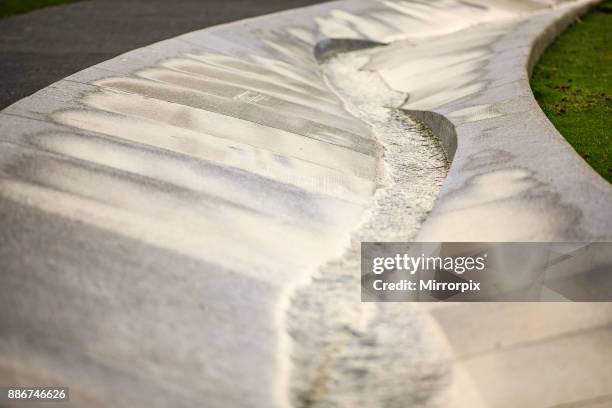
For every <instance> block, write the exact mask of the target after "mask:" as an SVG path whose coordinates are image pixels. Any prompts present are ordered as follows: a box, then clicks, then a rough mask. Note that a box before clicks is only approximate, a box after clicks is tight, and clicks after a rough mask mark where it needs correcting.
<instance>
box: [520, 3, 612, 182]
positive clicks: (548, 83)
mask: <svg viewBox="0 0 612 408" xmlns="http://www.w3.org/2000/svg"><path fill="white" fill-rule="evenodd" d="M531 88H532V89H533V93H534V95H535V97H536V99H537V100H538V102H539V103H540V106H541V107H542V110H543V111H544V112H545V113H546V115H547V116H548V118H549V119H550V121H551V122H552V123H553V124H554V125H555V127H556V128H557V129H558V130H559V132H560V133H561V134H562V135H563V136H565V138H566V139H567V141H568V142H569V143H570V144H571V145H572V146H573V147H574V149H576V151H577V152H578V153H579V154H580V155H581V156H582V157H583V158H584V159H585V160H586V161H587V162H588V163H589V164H590V165H591V167H593V168H594V169H595V170H596V171H597V172H598V173H599V174H601V175H602V176H603V177H604V178H605V179H607V180H608V182H611V183H612V161H611V160H612V138H611V135H610V133H612V1H610V0H608V1H606V2H604V3H603V4H601V5H599V6H598V7H596V8H594V9H593V10H592V11H591V12H590V13H589V14H588V15H586V16H584V17H582V18H581V19H580V20H579V21H578V22H576V23H575V24H574V25H572V26H571V27H570V28H568V30H567V31H566V32H564V33H563V34H561V36H559V38H557V40H556V41H555V42H554V43H553V44H552V45H551V46H550V47H549V48H548V50H547V51H546V52H545V53H544V55H543V56H542V58H541V59H540V61H539V62H538V64H537V65H536V67H535V70H534V72H533V76H532V78H531Z"/></svg>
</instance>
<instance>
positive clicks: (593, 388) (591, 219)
mask: <svg viewBox="0 0 612 408" xmlns="http://www.w3.org/2000/svg"><path fill="white" fill-rule="evenodd" d="M597 3H599V1H585V2H582V3H581V4H580V5H578V6H573V7H566V8H562V9H560V10H557V11H555V12H554V13H552V14H550V15H540V16H535V17H533V18H531V19H529V20H528V21H526V22H525V23H524V24H523V25H522V28H521V29H519V30H517V31H513V32H512V33H511V34H509V35H506V36H505V37H504V38H502V39H501V40H500V41H499V43H498V44H497V45H496V46H498V47H500V48H502V49H505V48H506V46H508V47H509V48H510V49H514V52H512V51H511V52H510V54H509V55H508V58H517V60H518V65H519V67H522V68H521V70H520V71H518V73H519V77H518V78H517V79H516V83H515V85H516V86H515V87H513V88H511V89H512V91H513V92H514V95H520V97H521V99H520V100H519V101H516V100H515V102H519V103H520V107H510V109H509V111H510V115H509V116H507V117H505V118H495V117H493V118H492V119H489V120H487V119H485V120H484V121H485V122H486V123H487V125H488V126H487V132H488V131H490V129H495V127H496V126H499V127H500V128H501V129H502V130H501V131H498V132H497V133H495V131H493V132H492V133H493V134H492V135H491V137H495V136H497V137H498V138H503V137H504V136H505V135H504V133H503V129H504V125H506V124H507V123H514V124H515V125H517V124H523V123H528V124H529V127H527V128H522V127H521V125H519V126H518V127H519V128H521V129H522V130H521V132H522V133H523V134H525V133H528V132H534V133H536V136H537V135H538V134H539V135H540V137H541V138H543V139H544V143H542V144H533V145H532V146H533V148H534V149H535V152H534V157H533V158H531V159H530V160H528V161H527V162H526V163H525V162H523V163H522V167H523V168H529V169H531V171H533V173H532V174H533V175H535V177H536V178H537V180H538V188H536V190H535V192H534V193H533V195H534V196H536V197H537V196H538V195H539V194H541V192H538V190H539V188H543V189H545V190H547V191H548V192H552V194H553V196H554V199H553V200H547V202H548V204H546V205H545V206H544V207H547V208H548V210H547V211H551V212H552V214H555V215H554V216H551V218H553V225H554V224H555V223H557V222H558V226H559V228H555V227H554V226H553V225H550V224H549V227H552V228H549V229H545V230H540V231H539V230H538V226H539V225H540V226H541V225H543V224H542V223H541V217H544V218H546V215H547V214H546V213H542V214H541V215H540V217H536V218H533V219H531V223H526V224H524V225H523V226H522V227H523V230H522V231H515V230H512V228H510V226H506V227H507V228H508V229H510V232H509V231H508V230H504V229H502V230H497V231H490V230H488V228H489V224H490V223H493V224H494V225H495V224H497V225H498V227H499V228H502V226H501V225H500V223H499V222H498V221H499V220H496V219H495V215H496V214H490V216H488V217H487V213H486V211H481V212H480V214H479V211H478V210H477V211H475V212H474V213H469V209H468V210H467V211H466V212H467V214H464V217H467V218H469V221H470V223H469V225H468V224H463V226H464V227H465V229H464V230H463V231H460V232H459V233H458V234H457V233H455V232H454V231H455V228H456V226H457V223H456V221H457V218H449V212H450V213H452V211H453V210H454V208H457V209H458V211H457V212H458V215H459V216H461V215H460V214H461V205H460V204H459V203H458V202H457V201H460V200H457V195H459V196H461V190H462V188H465V187H466V185H467V186H468V188H467V190H468V191H469V183H470V182H472V181H473V180H474V178H477V177H479V176H478V175H477V174H476V175H475V174H474V172H473V171H471V169H467V171H462V170H464V169H465V167H466V166H469V164H468V160H467V159H468V158H471V159H475V158H476V157H474V156H473V155H474V154H476V155H478V154H479V153H480V151H479V150H478V149H477V148H476V147H477V146H475V142H473V139H474V137H475V135H478V134H479V132H482V128H481V127H479V126H478V124H474V125H472V126H470V125H469V124H466V123H465V122H462V121H461V120H457V119H453V118H452V117H451V116H452V111H453V110H461V109H465V108H469V107H471V106H481V105H482V104H485V105H487V109H489V111H490V112H491V113H492V116H495V115H497V114H499V113H500V111H501V109H497V110H496V109H495V108H496V106H495V105H496V104H503V101H504V98H503V97H502V98H499V97H498V96H497V95H496V92H497V89H492V90H489V94H488V95H487V94H486V91H485V96H484V97H482V98H477V101H473V100H469V99H468V100H467V101H464V103H461V104H458V105H456V106H453V109H452V110H447V111H445V110H440V111H439V112H436V111H435V110H434V111H418V110H410V111H409V112H410V114H411V115H413V116H414V117H416V118H418V119H419V120H421V121H423V122H424V123H427V124H428V125H429V126H430V127H431V128H432V129H433V130H434V132H435V133H436V134H437V135H438V136H439V137H440V138H441V140H442V142H443V146H444V147H445V148H446V149H447V151H448V154H449V158H450V159H451V160H452V159H453V158H455V153H457V155H458V157H457V158H455V160H453V164H452V166H451V173H450V174H449V177H448V178H447V181H446V183H447V184H445V187H444V191H443V193H442V194H441V197H440V198H439V199H438V202H437V205H436V208H435V209H434V211H433V212H432V214H431V215H430V217H429V218H428V220H427V221H426V223H425V225H424V227H423V230H422V231H421V233H420V235H419V239H420V240H424V241H427V240H431V241H436V240H444V239H447V240H451V241H452V240H453V238H454V239H456V240H458V241H469V240H470V239H473V240H475V241H478V240H489V241H495V240H499V241H513V240H523V241H535V242H537V241H544V242H545V241H559V242H571V241H579V240H593V241H610V240H611V239H612V238H611V237H612V222H611V217H612V188H611V186H610V185H609V184H608V183H607V182H606V181H605V180H604V179H603V178H602V177H600V176H599V174H597V173H596V172H595V171H594V170H593V169H591V168H590V166H589V165H588V164H587V163H586V162H585V161H584V160H583V159H582V158H581V157H580V156H579V155H578V154H577V153H576V152H575V150H574V149H573V147H572V146H571V145H569V144H568V143H567V141H566V140H565V138H564V137H563V135H561V134H560V133H559V132H558V131H557V129H556V128H555V127H554V125H553V124H552V123H551V122H550V121H549V120H548V118H547V117H546V115H545V114H544V112H543V111H542V110H541V108H540V106H539V104H538V103H537V101H536V100H535V97H534V95H533V92H532V90H531V87H530V84H529V77H530V75H531V72H532V70H533V68H534V66H535V65H536V63H537V61H538V59H539V58H540V56H541V55H542V54H543V52H544V51H545V50H546V48H547V47H548V46H549V45H550V44H551V43H552V42H553V41H554V40H555V38H556V37H557V36H558V35H559V34H560V33H562V32H563V31H564V30H565V29H566V28H567V27H568V26H569V25H571V24H572V23H574V22H575V21H576V19H577V18H579V17H580V16H581V15H583V14H585V13H586V12H588V11H589V10H590V9H591V8H592V7H593V6H594V5H595V4H597ZM512 96H513V95H509V98H508V99H509V100H512ZM502 106H503V105H502ZM449 113H450V115H449ZM511 136H512V137H515V136H519V137H520V134H518V135H517V134H516V133H512V134H511ZM466 139H467V140H466ZM535 139H537V137H536V138H525V140H524V142H532V143H533V142H534V141H535ZM520 143H521V142H520V141H519V142H518V143H517V141H516V140H513V141H510V142H508V143H502V144H503V146H504V149H507V150H509V151H510V152H512V145H513V144H517V145H518V144H520ZM457 145H458V146H457ZM482 158H483V159H484V160H485V161H486V157H482ZM496 158H502V159H503V157H492V159H494V160H493V162H495V161H496V160H495V159H496ZM476 159H477V158H476ZM508 159H511V157H508ZM489 164H494V163H491V162H489ZM499 168H503V165H502V166H500V167H497V166H495V169H496V171H497V169H499ZM508 169H510V170H512V169H513V167H508ZM502 171H503V170H502ZM461 173H467V174H461ZM528 177H531V175H528ZM510 178H512V177H510ZM519 179H523V176H519ZM503 182H504V177H500V179H497V180H491V183H490V184H489V183H486V184H487V185H488V187H490V188H495V186H496V184H497V183H503ZM485 187H487V186H485ZM506 187H511V185H510V186H508V185H507V186H506ZM464 198H465V199H468V197H466V196H464ZM481 198H482V197H481ZM484 198H485V199H484V200H477V202H474V203H471V204H472V205H475V206H476V208H479V207H478V206H479V205H480V206H481V207H480V208H481V209H486V202H487V201H493V202H495V198H494V197H484ZM456 200H457V201H456ZM479 201H480V202H479ZM563 202H565V203H567V205H565V206H564V205H562V203H563ZM538 206H539V205H536V206H535V207H538ZM563 207H565V210H562V211H559V209H560V208H563ZM524 209H525V210H528V208H524ZM577 209H578V210H577ZM513 211H514V210H513ZM513 211H512V212H513ZM518 211H520V210H518ZM575 211H577V213H578V214H575V213H574V214H572V213H573V212H575ZM512 212H506V213H505V214H503V213H502V214H499V215H501V216H502V217H510V219H513V217H511V216H510V215H511V214H512ZM479 215H481V216H483V217H485V218H484V219H482V218H479ZM557 217H558V218H557ZM519 218H520V217H519ZM555 218H557V219H556V220H555ZM573 223H576V224H578V227H577V228H576V227H574V226H573V225H572V224H573ZM432 224H433V225H432ZM525 227H527V228H525ZM474 229H475V230H474ZM525 230H527V231H533V234H527V235H525V234H523V232H524V231H525ZM470 231H472V233H471V234H470ZM483 231H484V233H483ZM591 284H595V285H596V284H597V283H596V282H592V283H591ZM421 310H422V311H423V313H424V314H426V315H428V316H429V317H430V318H431V320H432V321H433V323H432V324H433V325H434V326H435V327H436V328H437V329H438V330H439V332H440V333H441V335H443V336H444V337H445V338H446V339H447V341H448V347H449V355H450V356H451V361H452V362H453V363H452V371H453V380H452V382H451V384H450V387H449V389H448V390H447V397H446V398H447V403H446V405H445V406H448V407H450V408H464V407H470V408H472V407H473V408H479V407H480V408H486V407H490V406H496V407H497V406H499V407H502V406H504V407H506V406H507V407H511V406H534V407H535V406H561V405H563V406H565V404H568V406H569V405H572V406H574V404H576V406H578V405H580V406H582V405H583V404H584V405H585V406H587V405H589V406H590V403H591V402H594V401H601V402H602V403H603V404H605V403H606V402H608V403H609V388H608V387H607V386H606V384H607V383H608V382H609V381H610V378H611V374H610V370H609V369H607V368H606V367H603V366H602V362H601V360H600V359H601V358H602V357H604V356H606V355H607V350H608V349H609V347H610V345H611V344H612V333H611V330H610V323H612V308H611V307H610V305H609V304H606V303H564V304H560V303H555V299H554V298H551V299H550V303H537V304H535V303H485V304H465V303H464V304H461V303H447V304H438V305H432V304H421ZM587 350H588V351H587ZM501 367H503V369H501ZM583 371H588V372H589V373H590V374H592V375H593V377H591V378H598V379H601V381H596V382H591V381H590V380H588V379H586V378H583V377H581V375H580V374H579V373H580V372H583ZM543 378H546V380H543ZM569 382H571V383H572V384H573V386H572V389H571V390H567V389H565V388H562V387H561V386H560V385H561V384H567V383H569Z"/></svg>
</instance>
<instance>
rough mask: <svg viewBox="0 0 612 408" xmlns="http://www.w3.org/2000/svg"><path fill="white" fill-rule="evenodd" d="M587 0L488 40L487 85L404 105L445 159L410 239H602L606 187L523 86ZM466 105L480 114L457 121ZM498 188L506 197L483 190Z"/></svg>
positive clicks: (605, 235) (610, 223)
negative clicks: (423, 104)
mask: <svg viewBox="0 0 612 408" xmlns="http://www.w3.org/2000/svg"><path fill="white" fill-rule="evenodd" d="M596 3H598V1H582V2H579V4H571V5H566V6H561V7H560V8H559V9H557V10H554V11H552V12H551V13H544V14H541V15H536V16H534V17H532V18H529V19H527V21H525V22H523V23H521V24H520V26H519V28H518V29H516V30H513V31H511V32H510V33H509V34H507V35H505V36H503V37H502V38H501V39H500V40H499V41H497V42H496V43H495V44H493V49H494V50H501V52H499V55H503V61H500V62H502V65H499V66H498V67H497V68H498V70H499V71H498V73H497V75H494V76H493V80H494V81H495V82H496V83H497V85H495V86H494V87H493V88H488V89H485V90H483V91H482V92H479V93H477V94H476V95H474V96H469V97H466V98H464V99H463V100H461V101H459V102H458V103H453V104H452V106H450V107H442V108H436V109H433V111H431V112H427V111H426V112H423V111H418V110H409V112H410V113H411V114H413V115H414V116H415V117H417V118H418V119H420V120H422V121H423V122H425V123H427V124H428V125H429V126H431V127H432V129H434V130H435V131H436V133H437V134H438V135H439V137H440V138H441V139H442V141H443V142H444V145H445V146H446V147H447V149H448V151H449V156H450V157H451V158H452V159H453V163H452V165H451V168H450V172H449V175H448V177H447V180H446V183H445V185H444V188H443V191H442V193H441V195H440V197H439V199H438V201H437V203H436V206H435V208H434V210H433V212H432V213H431V214H430V216H429V218H428V219H427V221H426V222H425V223H424V225H423V229H422V231H421V233H420V234H419V237H418V239H417V240H421V241H444V240H447V241H449V240H450V241H453V240H457V241H470V240H473V241H491V242H495V241H544V242H546V241H553V242H554V241H560V242H566V241H569V242H571V241H580V240H584V241H609V240H611V239H612V217H611V215H612V187H611V186H610V185H609V183H607V182H606V181H605V180H604V179H603V178H602V177H601V176H599V175H598V174H597V173H596V172H595V171H594V170H592V169H591V168H590V167H589V165H588V164H587V163H586V162H585V161H584V160H583V159H582V158H581V157H580V156H579V155H578V154H577V153H576V152H575V150H574V149H573V148H572V147H571V146H570V145H569V143H568V142H567V141H566V140H565V138H564V137H563V136H562V135H561V134H560V133H559V132H558V131H557V130H556V129H555V127H554V126H553V125H552V123H551V122H550V121H549V120H548V118H546V115H545V114H544V113H543V112H542V110H541V108H540V106H539V105H538V103H537V101H536V100H535V97H534V96H533V93H532V91H531V87H530V85H529V76H530V73H531V70H532V69H533V66H534V65H535V63H536V62H537V60H538V58H539V56H540V55H541V53H542V52H544V50H545V49H546V47H547V46H548V45H549V44H550V43H551V42H552V41H553V40H554V38H555V37H556V36H557V35H558V34H559V33H561V32H562V31H563V30H564V29H565V28H566V27H567V26H568V25H569V24H571V23H572V22H574V21H575V20H576V18H577V17H579V16H580V15H582V14H584V13H585V12H587V11H588V10H589V9H590V8H591V7H592V6H593V5H595V4H596ZM497 56H498V55H496V54H494V55H493V57H492V58H491V65H494V64H495V63H496V57H497ZM504 65H506V66H504ZM508 67H510V68H508ZM513 68H514V70H513ZM517 68H518V70H517ZM490 72H493V73H494V74H495V71H490ZM517 74H518V75H517ZM473 108H477V109H479V110H482V111H485V113H486V114H487V115H490V118H484V119H477V120H473V121H472V120H470V119H467V120H466V118H465V117H463V115H462V114H461V112H462V111H468V110H470V109H473ZM467 116H468V117H469V115H467ZM441 117H444V119H443V118H441ZM483 136H486V137H483ZM455 140H456V141H457V142H456V143H457V147H456V150H454V149H453V148H454V147H455V144H454V143H455ZM449 146H450V148H449ZM478 161H481V162H482V165H481V166H477V165H475V163H476V162H478ZM522 183H526V185H525V186H519V184H522ZM500 187H502V188H506V189H508V190H515V193H513V194H511V195H507V196H501V197H500V196H498V195H497V194H496V193H493V194H487V193H486V192H487V191H494V190H496V189H499V188H500ZM483 191H484V192H485V193H484V194H481V193H482V192H483ZM494 206H498V207H497V210H496V209H495V208H494ZM466 221H469V222H466Z"/></svg>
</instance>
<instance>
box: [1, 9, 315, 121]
mask: <svg viewBox="0 0 612 408" xmlns="http://www.w3.org/2000/svg"><path fill="white" fill-rule="evenodd" d="M321 2H322V1H321V0H257V1H252V0H204V1H202V0H180V1H166V0H130V1H123V0H90V1H84V2H82V3H75V4H69V5H66V6H59V7H50V8H46V9H42V10H37V11H34V12H32V13H28V14H23V15H18V16H14V17H10V18H6V19H2V20H0V109H2V108H4V107H6V106H8V105H10V104H12V103H14V102H16V101H18V100H19V99H21V98H24V97H26V96H28V95H30V94H32V93H34V92H36V91H38V90H39V89H42V88H44V87H45V86H47V85H49V84H51V83H53V82H55V81H58V80H60V79H62V78H64V77H66V76H68V75H70V74H72V73H74V72H77V71H80V70H82V69H85V68H87V67H90V66H92V65H94V64H97V63H99V62H102V61H105V60H107V59H109V58H112V57H114V56H116V55H119V54H121V53H124V52H127V51H129V50H132V49H134V48H138V47H142V46H145V45H149V44H151V43H153V42H156V41H160V40H164V39H166V38H170V37H174V36H176V35H178V34H182V33H186V32H189V31H193V30H197V29H201V28H205V27H208V26H212V25H216V24H222V23H226V22H229V21H234V20H239V19H243V18H247V17H253V16H257V15H260V14H267V13H272V12H275V11H280V10H285V9H290V8H294V7H302V6H307V5H310V4H315V3H321Z"/></svg>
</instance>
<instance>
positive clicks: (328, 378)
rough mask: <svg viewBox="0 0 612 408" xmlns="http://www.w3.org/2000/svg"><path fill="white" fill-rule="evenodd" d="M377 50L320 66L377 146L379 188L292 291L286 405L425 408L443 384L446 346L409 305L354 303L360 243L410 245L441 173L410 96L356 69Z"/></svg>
mask: <svg viewBox="0 0 612 408" xmlns="http://www.w3.org/2000/svg"><path fill="white" fill-rule="evenodd" d="M379 49H381V47H373V48H365V49H361V50H357V51H351V52H344V53H338V54H335V55H334V56H331V58H327V59H325V60H324V61H321V68H322V71H323V73H324V76H325V78H326V81H327V83H328V85H329V86H330V87H331V88H332V89H333V90H334V91H335V92H336V93H337V95H338V96H339V97H340V98H341V99H342V100H343V101H344V103H345V107H346V109H347V110H348V111H349V112H350V113H351V114H352V115H354V116H355V117H357V118H358V119H360V120H361V121H363V122H366V123H368V124H369V125H370V127H371V130H372V132H371V133H372V137H373V138H375V139H377V141H378V143H379V144H380V145H381V146H382V151H383V154H382V155H383V157H382V160H381V163H382V165H381V166H380V172H379V175H378V180H377V184H378V186H379V187H378V189H377V191H376V193H375V195H374V197H373V199H372V205H371V207H370V209H369V211H368V213H367V214H366V216H365V217H364V220H363V223H362V224H361V225H360V226H359V228H358V229H357V230H356V231H353V232H352V234H351V237H350V242H349V243H347V247H346V249H345V251H344V253H343V254H342V256H341V257H339V258H337V259H334V260H332V261H329V262H327V263H325V264H324V265H322V266H321V267H319V268H318V269H317V270H316V271H315V272H314V274H313V275H311V276H310V279H309V280H308V282H306V283H305V284H303V285H301V286H298V287H297V288H296V289H294V291H293V293H292V295H291V296H290V305H289V307H288V314H287V316H286V326H287V328H288V333H289V337H290V339H289V344H290V359H291V361H290V363H289V366H290V367H291V379H290V384H289V387H290V398H291V405H292V406H294V407H297V408H305V407H346V406H365V407H383V406H384V407H406V406H410V407H431V406H436V405H437V404H438V402H437V401H438V399H439V397H440V395H441V390H443V389H444V388H445V386H446V385H447V384H448V381H449V369H448V366H447V365H446V363H445V353H444V352H443V350H444V345H442V344H440V343H438V342H437V341H436V340H435V339H434V340H432V337H435V336H431V333H432V332H433V330H435V329H433V328H432V327H431V326H430V325H429V323H428V322H427V321H426V320H425V318H424V317H423V314H421V313H419V310H418V308H417V307H416V306H414V305H411V304H407V303H404V304H391V303H386V304H382V303H378V304H376V303H361V302H360V286H359V285H360V274H359V270H360V259H359V257H360V243H361V242H363V241H409V240H411V239H414V237H415V236H416V234H417V232H418V230H419V227H420V225H421V224H422V223H423V222H424V220H425V218H426V217H427V214H428V213H429V211H431V209H432V207H433V205H434V202H435V200H436V197H437V195H438V193H439V191H440V189H441V186H442V183H443V181H444V179H445V177H446V174H447V171H448V161H447V159H446V156H445V152H444V150H443V148H442V146H441V145H440V142H439V140H438V139H437V138H436V137H435V136H434V135H433V134H432V133H431V131H430V130H429V129H428V128H427V127H426V126H424V125H423V124H421V123H418V122H416V121H415V120H413V119H411V118H410V117H409V116H408V115H407V114H406V113H404V112H403V111H401V110H400V109H398V107H399V106H401V105H402V104H403V103H404V102H405V101H406V99H407V95H406V94H404V93H401V92H397V91H393V90H391V89H390V88H389V87H388V86H387V85H386V84H385V83H384V81H383V80H382V78H381V77H380V76H379V75H378V74H377V73H375V72H371V71H367V70H364V69H363V70H362V69H361V68H362V67H364V66H365V65H366V64H367V63H368V61H369V60H370V58H371V56H372V55H373V54H375V53H376V52H377V50H379Z"/></svg>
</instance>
